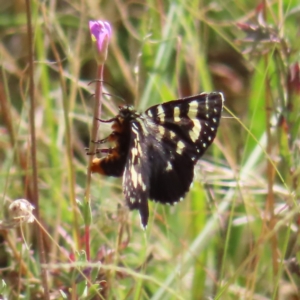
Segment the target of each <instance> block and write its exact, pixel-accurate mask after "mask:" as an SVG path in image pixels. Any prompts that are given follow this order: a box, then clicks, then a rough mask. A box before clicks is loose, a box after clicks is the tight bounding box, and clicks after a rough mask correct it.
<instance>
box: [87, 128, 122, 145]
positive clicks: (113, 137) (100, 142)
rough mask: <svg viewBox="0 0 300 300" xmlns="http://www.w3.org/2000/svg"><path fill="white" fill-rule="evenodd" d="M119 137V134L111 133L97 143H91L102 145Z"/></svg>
mask: <svg viewBox="0 0 300 300" xmlns="http://www.w3.org/2000/svg"><path fill="white" fill-rule="evenodd" d="M119 136H120V134H119V133H118V132H116V131H113V132H112V133H111V134H110V135H109V136H108V137H106V138H104V139H101V140H98V141H92V143H94V144H104V143H106V142H113V141H115V140H116V139H117V138H118V137H119Z"/></svg>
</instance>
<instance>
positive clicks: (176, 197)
mask: <svg viewBox="0 0 300 300" xmlns="http://www.w3.org/2000/svg"><path fill="white" fill-rule="evenodd" d="M223 102H224V98H223V95H222V93H219V92H213V93H202V94H199V95H195V96H191V97H187V98H183V99H179V100H173V101H169V102H165V103H163V104H158V105H154V106H152V107H150V108H148V109H147V110H146V111H145V112H144V113H141V114H139V113H137V112H136V111H135V110H134V109H133V107H132V106H128V105H124V106H121V107H120V108H119V114H118V115H117V116H115V117H114V118H112V119H110V120H108V122H112V133H111V134H110V135H109V136H108V137H107V138H105V139H103V140H100V141H98V142H97V143H99V144H103V143H105V142H107V141H110V142H114V143H115V146H114V147H113V148H107V149H98V150H97V152H98V153H106V154H107V155H106V156H104V157H102V158H95V159H94V160H93V163H92V166H91V170H92V172H98V173H100V174H103V175H108V176H116V177H118V176H123V191H124V195H125V200H126V203H127V205H128V206H129V208H130V209H137V210H139V213H140V217H141V224H142V226H143V227H144V228H145V227H146V226H147V223H148V217H149V210H148V199H150V200H153V201H157V202H160V203H163V204H174V203H176V202H178V201H180V200H182V199H183V197H184V196H185V194H186V193H187V192H188V190H189V188H190V185H191V184H192V182H193V177H194V166H195V164H196V162H197V161H198V160H199V158H200V157H201V156H202V155H203V154H204V152H205V151H206V150H207V148H208V147H209V146H210V145H211V143H212V142H213V140H214V138H215V136H216V133H217V129H218V126H219V122H220V118H221V113H222V109H223ZM100 121H104V120H100ZM104 122H107V121H104Z"/></svg>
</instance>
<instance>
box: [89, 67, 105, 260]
mask: <svg viewBox="0 0 300 300" xmlns="http://www.w3.org/2000/svg"><path fill="white" fill-rule="evenodd" d="M103 70H104V64H101V65H99V66H98V69H97V77H96V78H97V80H96V91H95V107H94V116H93V124H92V130H91V142H90V148H89V152H90V153H95V150H96V144H95V143H93V142H92V141H96V140H97V139H98V130H99V125H100V122H99V121H98V120H97V119H99V118H100V116H101V108H102V89H103ZM93 157H94V155H92V154H91V155H90V156H89V160H88V166H90V165H91V164H92V161H93ZM90 193H91V169H90V168H89V167H88V168H87V176H86V190H85V207H86V208H89V207H90ZM85 250H86V257H87V260H88V261H89V262H90V259H91V256H90V224H86V225H85Z"/></svg>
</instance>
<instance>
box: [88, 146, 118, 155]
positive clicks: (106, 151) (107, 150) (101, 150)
mask: <svg viewBox="0 0 300 300" xmlns="http://www.w3.org/2000/svg"><path fill="white" fill-rule="evenodd" d="M85 151H86V155H95V154H99V153H108V154H111V153H112V151H113V148H105V149H101V148H97V149H96V150H95V152H89V148H85Z"/></svg>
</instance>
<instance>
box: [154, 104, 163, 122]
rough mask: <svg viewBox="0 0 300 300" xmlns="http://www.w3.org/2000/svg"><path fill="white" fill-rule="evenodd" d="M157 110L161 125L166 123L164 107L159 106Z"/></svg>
mask: <svg viewBox="0 0 300 300" xmlns="http://www.w3.org/2000/svg"><path fill="white" fill-rule="evenodd" d="M156 109H157V115H158V118H159V121H160V122H161V123H164V121H165V112H164V110H163V107H162V105H158V106H157V108H156Z"/></svg>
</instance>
